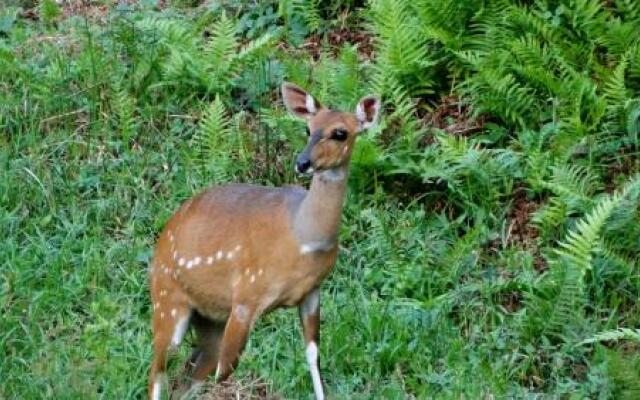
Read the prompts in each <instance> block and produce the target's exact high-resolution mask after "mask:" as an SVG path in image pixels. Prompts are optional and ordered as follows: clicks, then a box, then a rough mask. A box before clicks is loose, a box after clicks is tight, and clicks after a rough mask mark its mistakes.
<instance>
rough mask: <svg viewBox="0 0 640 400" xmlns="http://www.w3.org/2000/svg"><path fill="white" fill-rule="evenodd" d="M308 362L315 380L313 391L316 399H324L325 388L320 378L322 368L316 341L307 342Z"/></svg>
mask: <svg viewBox="0 0 640 400" xmlns="http://www.w3.org/2000/svg"><path fill="white" fill-rule="evenodd" d="M306 353H307V363H308V364H309V370H310V371H311V380H312V381H313V391H314V392H315V394H316V400H324V389H323V388H322V381H321V380H320V369H319V368H318V346H316V343H315V342H309V344H307V351H306Z"/></svg>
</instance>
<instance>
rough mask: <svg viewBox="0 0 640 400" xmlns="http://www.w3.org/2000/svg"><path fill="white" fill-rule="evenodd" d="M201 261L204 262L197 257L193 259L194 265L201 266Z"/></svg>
mask: <svg viewBox="0 0 640 400" xmlns="http://www.w3.org/2000/svg"><path fill="white" fill-rule="evenodd" d="M200 261H202V259H201V258H200V257H196V258H194V259H193V265H199V264H200Z"/></svg>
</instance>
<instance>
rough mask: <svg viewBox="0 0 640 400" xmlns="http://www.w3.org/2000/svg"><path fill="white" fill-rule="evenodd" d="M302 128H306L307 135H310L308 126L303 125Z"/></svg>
mask: <svg viewBox="0 0 640 400" xmlns="http://www.w3.org/2000/svg"><path fill="white" fill-rule="evenodd" d="M304 129H306V130H307V136H309V135H311V131H310V130H309V126H305V127H304Z"/></svg>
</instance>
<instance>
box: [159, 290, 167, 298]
mask: <svg viewBox="0 0 640 400" xmlns="http://www.w3.org/2000/svg"><path fill="white" fill-rule="evenodd" d="M166 295H167V291H166V290H164V289H163V290H161V291H160V297H164V296H166Z"/></svg>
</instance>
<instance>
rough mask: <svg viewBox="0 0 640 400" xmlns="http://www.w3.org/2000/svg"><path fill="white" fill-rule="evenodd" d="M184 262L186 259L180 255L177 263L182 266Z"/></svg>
mask: <svg viewBox="0 0 640 400" xmlns="http://www.w3.org/2000/svg"><path fill="white" fill-rule="evenodd" d="M185 262H186V260H185V259H184V257H180V259H179V260H178V265H179V266H181V267H182V266H183V265H184V263H185Z"/></svg>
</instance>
